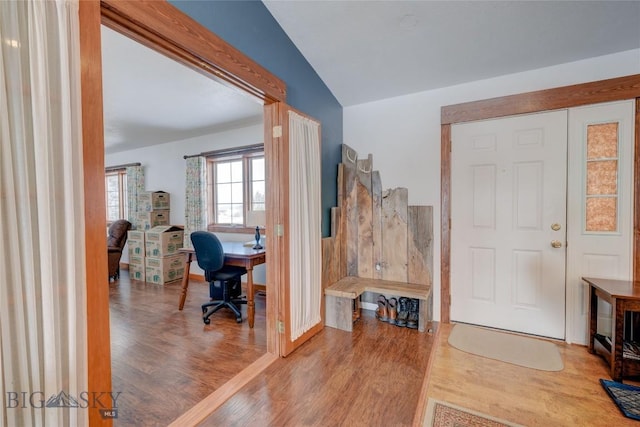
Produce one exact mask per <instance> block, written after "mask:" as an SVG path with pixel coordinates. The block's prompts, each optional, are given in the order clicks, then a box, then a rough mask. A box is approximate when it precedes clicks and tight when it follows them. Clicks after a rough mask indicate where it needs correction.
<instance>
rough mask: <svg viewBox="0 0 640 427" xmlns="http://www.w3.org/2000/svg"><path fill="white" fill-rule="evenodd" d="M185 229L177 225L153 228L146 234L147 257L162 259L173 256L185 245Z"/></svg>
mask: <svg viewBox="0 0 640 427" xmlns="http://www.w3.org/2000/svg"><path fill="white" fill-rule="evenodd" d="M183 239H184V228H182V227H179V226H177V225H163V226H157V227H153V228H152V229H150V230H147V232H146V233H145V255H146V256H148V257H154V258H160V257H165V256H167V255H173V254H175V253H177V252H178V249H180V248H181V247H182V245H183Z"/></svg>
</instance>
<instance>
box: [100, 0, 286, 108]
mask: <svg viewBox="0 0 640 427" xmlns="http://www.w3.org/2000/svg"><path fill="white" fill-rule="evenodd" d="M101 12H102V23H103V24H104V25H106V26H108V27H109V28H112V29H114V30H117V31H118V32H121V33H123V34H126V35H127V36H129V37H131V38H132V39H134V40H136V41H138V42H139V43H142V44H144V45H145V46H147V47H150V48H152V49H153V50H156V51H159V52H162V53H164V54H165V55H167V56H169V57H171V58H173V59H174V60H176V61H178V62H180V63H182V64H184V65H186V66H188V67H190V68H192V69H193V70H195V71H197V72H200V73H202V74H204V75H206V76H208V77H212V78H215V79H216V80H218V81H220V82H222V83H224V84H226V85H227V86H229V87H232V88H236V89H237V88H240V89H242V90H243V91H244V92H247V93H250V94H252V95H254V96H256V97H257V98H259V99H262V100H263V101H265V102H267V103H270V102H274V101H286V97H287V91H286V85H285V83H284V82H283V81H282V80H280V79H279V78H278V77H276V76H275V75H273V74H271V73H270V72H269V71H268V70H267V69H265V68H264V67H262V66H261V65H260V64H258V63H257V62H255V61H253V60H252V59H251V58H249V57H248V56H246V55H245V54H243V53H242V52H240V51H239V50H238V49H236V48H234V47H233V46H231V45H230V44H229V43H227V42H225V41H224V40H223V39H221V38H220V37H218V36H217V35H215V34H213V33H212V32H211V31H209V29H207V28H205V27H204V26H202V25H201V24H199V23H198V22H196V21H195V20H194V19H192V18H191V17H189V16H187V15H185V14H184V13H182V12H181V11H180V10H178V9H177V8H176V7H174V6H172V5H171V4H169V3H167V2H165V1H157V0H152V1H147V0H136V1H122V0H102V1H101Z"/></svg>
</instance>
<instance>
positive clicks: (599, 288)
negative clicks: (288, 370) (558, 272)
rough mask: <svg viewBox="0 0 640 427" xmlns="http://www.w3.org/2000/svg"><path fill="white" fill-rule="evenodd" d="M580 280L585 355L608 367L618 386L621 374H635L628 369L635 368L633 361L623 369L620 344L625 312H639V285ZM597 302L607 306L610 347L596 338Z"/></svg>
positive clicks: (626, 281)
mask: <svg viewBox="0 0 640 427" xmlns="http://www.w3.org/2000/svg"><path fill="white" fill-rule="evenodd" d="M582 280H584V281H585V282H587V283H588V284H589V352H590V353H598V354H601V355H602V356H603V357H604V358H605V359H606V360H607V361H608V362H609V365H610V366H611V379H613V380H614V381H619V382H622V377H623V376H624V375H625V374H626V375H629V374H632V373H635V372H634V371H637V369H635V367H634V369H631V368H632V366H631V365H636V364H637V363H636V362H635V361H631V360H628V361H627V362H626V364H627V365H630V366H628V367H627V366H624V363H623V362H624V360H623V351H622V343H623V338H624V337H623V333H624V313H625V311H635V312H640V283H639V282H635V283H634V282H632V281H630V280H611V279H594V278H589V277H583V278H582ZM598 298H600V299H602V300H604V301H607V302H608V303H609V304H611V310H612V315H613V331H612V334H611V346H609V345H608V343H607V342H605V341H604V340H602V339H599V337H596V333H597V330H598Z"/></svg>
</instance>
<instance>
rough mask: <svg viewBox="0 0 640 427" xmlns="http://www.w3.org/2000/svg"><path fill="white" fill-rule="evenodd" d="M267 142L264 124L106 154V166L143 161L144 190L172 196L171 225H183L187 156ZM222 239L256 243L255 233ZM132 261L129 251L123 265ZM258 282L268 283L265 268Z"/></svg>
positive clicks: (258, 271)
mask: <svg viewBox="0 0 640 427" xmlns="http://www.w3.org/2000/svg"><path fill="white" fill-rule="evenodd" d="M263 140H264V126H263V124H262V123H260V124H256V125H252V126H247V127H244V128H239V129H233V130H228V131H224V132H218V133H214V134H210V135H205V136H200V137H196V138H190V139H185V140H182V141H174V142H168V143H165V144H160V145H155V146H151V147H145V148H137V149H133V150H128V151H120V152H117V153H111V154H106V155H105V165H106V166H116V165H121V164H126V163H135V162H140V163H141V164H142V166H143V167H144V173H145V187H146V190H147V191H158V190H161V191H166V192H167V193H170V201H171V211H170V223H171V224H173V225H183V224H184V205H185V192H184V189H185V185H186V160H185V159H184V156H185V155H192V154H199V153H202V152H205V151H212V150H220V149H223V148H230V147H239V146H244V145H252V144H260V143H262V142H263ZM216 234H217V235H218V236H219V237H220V238H221V239H222V240H227V241H239V242H247V241H250V240H253V234H250V235H247V234H237V233H216ZM128 260H129V256H128V252H127V248H125V252H124V253H123V256H122V262H124V263H126V262H128ZM191 272H192V273H194V274H202V270H201V269H200V268H198V266H197V265H196V264H195V263H194V264H193V265H192V267H191ZM254 281H255V283H266V275H265V269H264V265H261V266H258V267H256V268H255V269H254Z"/></svg>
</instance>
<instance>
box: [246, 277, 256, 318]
mask: <svg viewBox="0 0 640 427" xmlns="http://www.w3.org/2000/svg"><path fill="white" fill-rule="evenodd" d="M255 314H256V306H255V302H254V301H253V266H252V265H249V266H247V317H248V318H249V327H250V328H253V319H254V317H255Z"/></svg>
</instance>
